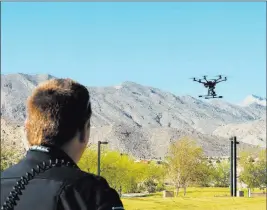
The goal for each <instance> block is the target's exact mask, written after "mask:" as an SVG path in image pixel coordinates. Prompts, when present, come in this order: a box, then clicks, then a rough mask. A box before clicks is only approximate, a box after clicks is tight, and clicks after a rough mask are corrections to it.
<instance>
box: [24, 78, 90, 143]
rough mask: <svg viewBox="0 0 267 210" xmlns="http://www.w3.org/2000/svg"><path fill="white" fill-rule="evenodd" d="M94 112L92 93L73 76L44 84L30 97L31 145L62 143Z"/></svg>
mask: <svg viewBox="0 0 267 210" xmlns="http://www.w3.org/2000/svg"><path fill="white" fill-rule="evenodd" d="M91 114H92V110H91V103H90V96H89V92H88V90H87V89H86V87H84V86H83V85H81V84H79V83H77V82H75V81H73V80H71V79H52V80H48V81H46V82H44V83H41V84H40V85H39V86H38V87H37V88H36V89H35V90H34V91H33V93H32V95H31V96H30V97H29V98H28V101H27V123H26V127H25V129H26V133H27V139H28V142H29V145H30V146H33V145H41V144H47V145H55V146H59V147H61V146H63V145H64V144H65V143H67V142H69V141H70V140H71V139H72V138H73V137H74V136H75V134H76V133H77V132H78V131H80V130H82V129H83V127H84V125H85V123H86V122H87V121H88V120H89V119H90V117H91Z"/></svg>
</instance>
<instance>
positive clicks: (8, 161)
mask: <svg viewBox="0 0 267 210" xmlns="http://www.w3.org/2000/svg"><path fill="white" fill-rule="evenodd" d="M22 157H23V153H22V151H19V150H18V149H16V148H15V147H7V146H3V145H1V171H4V170H5V169H7V168H9V167H10V166H12V165H14V164H16V163H18V162H19V161H20V160H21V159H22Z"/></svg>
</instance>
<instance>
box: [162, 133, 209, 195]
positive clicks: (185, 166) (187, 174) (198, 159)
mask: <svg viewBox="0 0 267 210" xmlns="http://www.w3.org/2000/svg"><path fill="white" fill-rule="evenodd" d="M167 160H168V169H169V175H170V179H171V180H172V181H173V184H174V186H175V188H176V191H177V195H178V193H179V189H180V188H181V187H182V188H183V189H184V195H186V188H187V187H188V186H189V184H190V183H192V182H194V181H195V180H196V176H197V174H198V171H199V164H201V163H202V162H203V160H204V153H203V150H202V148H201V147H199V146H197V145H196V143H195V142H194V141H193V140H191V139H188V138H183V139H181V140H179V141H177V142H175V143H174V144H171V146H170V149H169V152H168V158H167Z"/></svg>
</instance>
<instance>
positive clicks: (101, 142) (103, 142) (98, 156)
mask: <svg viewBox="0 0 267 210" xmlns="http://www.w3.org/2000/svg"><path fill="white" fill-rule="evenodd" d="M101 144H108V142H106V141H98V144H97V160H98V161H97V175H98V176H100V155H101V154H100V153H101V150H100V147H101Z"/></svg>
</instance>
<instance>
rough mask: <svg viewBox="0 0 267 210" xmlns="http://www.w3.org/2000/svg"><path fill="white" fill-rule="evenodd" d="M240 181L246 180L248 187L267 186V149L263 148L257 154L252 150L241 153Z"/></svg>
mask: <svg viewBox="0 0 267 210" xmlns="http://www.w3.org/2000/svg"><path fill="white" fill-rule="evenodd" d="M240 165H241V167H242V171H241V173H240V177H239V179H240V181H242V182H244V183H245V184H246V185H247V187H248V188H252V189H253V188H260V187H262V186H266V184H267V181H266V177H267V173H266V150H262V151H261V152H259V153H258V154H257V155H255V154H252V153H250V152H243V153H242V154H241V155H240Z"/></svg>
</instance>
